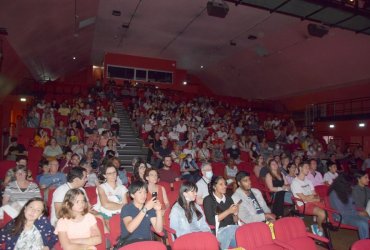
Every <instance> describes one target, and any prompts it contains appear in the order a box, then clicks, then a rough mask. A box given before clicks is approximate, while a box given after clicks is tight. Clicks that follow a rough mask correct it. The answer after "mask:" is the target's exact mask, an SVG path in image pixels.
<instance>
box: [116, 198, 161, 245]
mask: <svg viewBox="0 0 370 250" xmlns="http://www.w3.org/2000/svg"><path fill="white" fill-rule="evenodd" d="M139 213H142V212H141V211H140V209H138V208H137V207H135V205H134V203H133V202H132V203H130V204H128V205H126V206H124V207H123V208H122V210H121V238H124V237H126V236H127V235H128V234H129V232H128V231H127V229H126V226H125V224H124V223H123V219H124V218H125V217H128V216H129V217H131V218H132V219H134V218H135V217H136V216H137V215H138V214H139ZM153 217H156V213H155V211H154V209H150V210H149V211H147V213H146V214H145V216H144V218H143V220H142V221H141V223H140V225H139V226H138V227H137V228H136V229H135V231H133V232H132V233H131V235H130V236H129V237H128V238H127V239H126V240H125V241H130V240H134V239H143V240H151V239H152V235H151V231H150V227H151V222H150V219H151V218H153Z"/></svg>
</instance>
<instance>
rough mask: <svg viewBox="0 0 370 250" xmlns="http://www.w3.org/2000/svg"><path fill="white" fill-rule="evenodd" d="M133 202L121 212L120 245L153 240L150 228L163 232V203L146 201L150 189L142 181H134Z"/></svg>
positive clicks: (130, 188) (153, 200) (131, 191)
mask: <svg viewBox="0 0 370 250" xmlns="http://www.w3.org/2000/svg"><path fill="white" fill-rule="evenodd" d="M129 193H130V196H131V198H132V202H131V203H130V204H128V205H126V206H124V207H123V208H122V211H121V221H122V222H123V223H121V239H120V244H119V245H126V244H129V243H131V242H135V241H141V240H151V239H152V235H151V230H150V226H153V228H154V230H155V231H156V232H162V230H163V216H162V213H161V203H160V202H159V201H158V200H155V199H154V198H152V199H151V200H150V201H146V197H147V193H148V188H147V186H146V184H145V183H144V182H142V181H134V182H133V183H131V185H130V187H129Z"/></svg>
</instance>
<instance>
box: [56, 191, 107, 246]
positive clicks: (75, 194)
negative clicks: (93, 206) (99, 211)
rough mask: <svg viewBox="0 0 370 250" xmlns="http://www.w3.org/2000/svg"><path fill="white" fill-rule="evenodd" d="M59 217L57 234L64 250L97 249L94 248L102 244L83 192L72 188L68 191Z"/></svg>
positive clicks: (94, 219)
mask: <svg viewBox="0 0 370 250" xmlns="http://www.w3.org/2000/svg"><path fill="white" fill-rule="evenodd" d="M58 217H59V218H60V219H59V220H58V222H57V224H56V227H55V234H57V235H58V238H59V241H60V245H61V246H62V248H63V249H95V248H93V246H96V245H99V244H101V242H102V236H101V233H100V231H99V228H98V225H97V221H96V218H95V216H94V215H92V214H90V213H89V203H88V201H87V198H86V195H85V193H84V192H83V191H82V190H80V189H78V188H72V189H69V190H68V191H67V193H66V194H65V197H64V199H63V202H62V203H61V207H60V210H59V211H58Z"/></svg>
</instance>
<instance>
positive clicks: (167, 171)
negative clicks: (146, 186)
mask: <svg viewBox="0 0 370 250" xmlns="http://www.w3.org/2000/svg"><path fill="white" fill-rule="evenodd" d="M171 165H172V158H171V156H169V155H167V156H165V157H164V158H163V168H161V169H159V170H158V174H159V178H160V179H161V181H164V182H168V183H170V185H171V188H173V182H175V181H179V180H180V178H179V175H178V174H177V173H176V172H175V171H174V170H172V169H171Z"/></svg>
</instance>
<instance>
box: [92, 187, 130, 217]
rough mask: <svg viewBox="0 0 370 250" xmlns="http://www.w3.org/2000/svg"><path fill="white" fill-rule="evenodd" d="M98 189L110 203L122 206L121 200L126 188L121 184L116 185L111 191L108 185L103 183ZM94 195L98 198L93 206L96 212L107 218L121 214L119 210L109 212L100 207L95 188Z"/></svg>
mask: <svg viewBox="0 0 370 250" xmlns="http://www.w3.org/2000/svg"><path fill="white" fill-rule="evenodd" d="M100 187H101V188H102V189H103V190H104V192H105V194H106V195H107V198H108V200H109V201H111V202H116V203H119V204H122V202H123V198H124V196H125V195H126V193H127V191H128V190H127V188H126V187H125V186H123V185H122V184H121V185H120V184H118V183H117V186H116V188H115V189H113V188H112V187H111V186H110V185H109V184H108V183H106V182H105V183H103V184H101V185H100ZM96 193H97V196H98V199H97V203H96V204H95V205H94V209H95V210H96V211H98V212H102V213H104V214H106V215H108V216H112V215H113V214H118V213H120V212H121V209H118V210H109V209H106V208H104V207H103V206H102V205H101V202H100V198H99V193H98V188H96Z"/></svg>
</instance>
